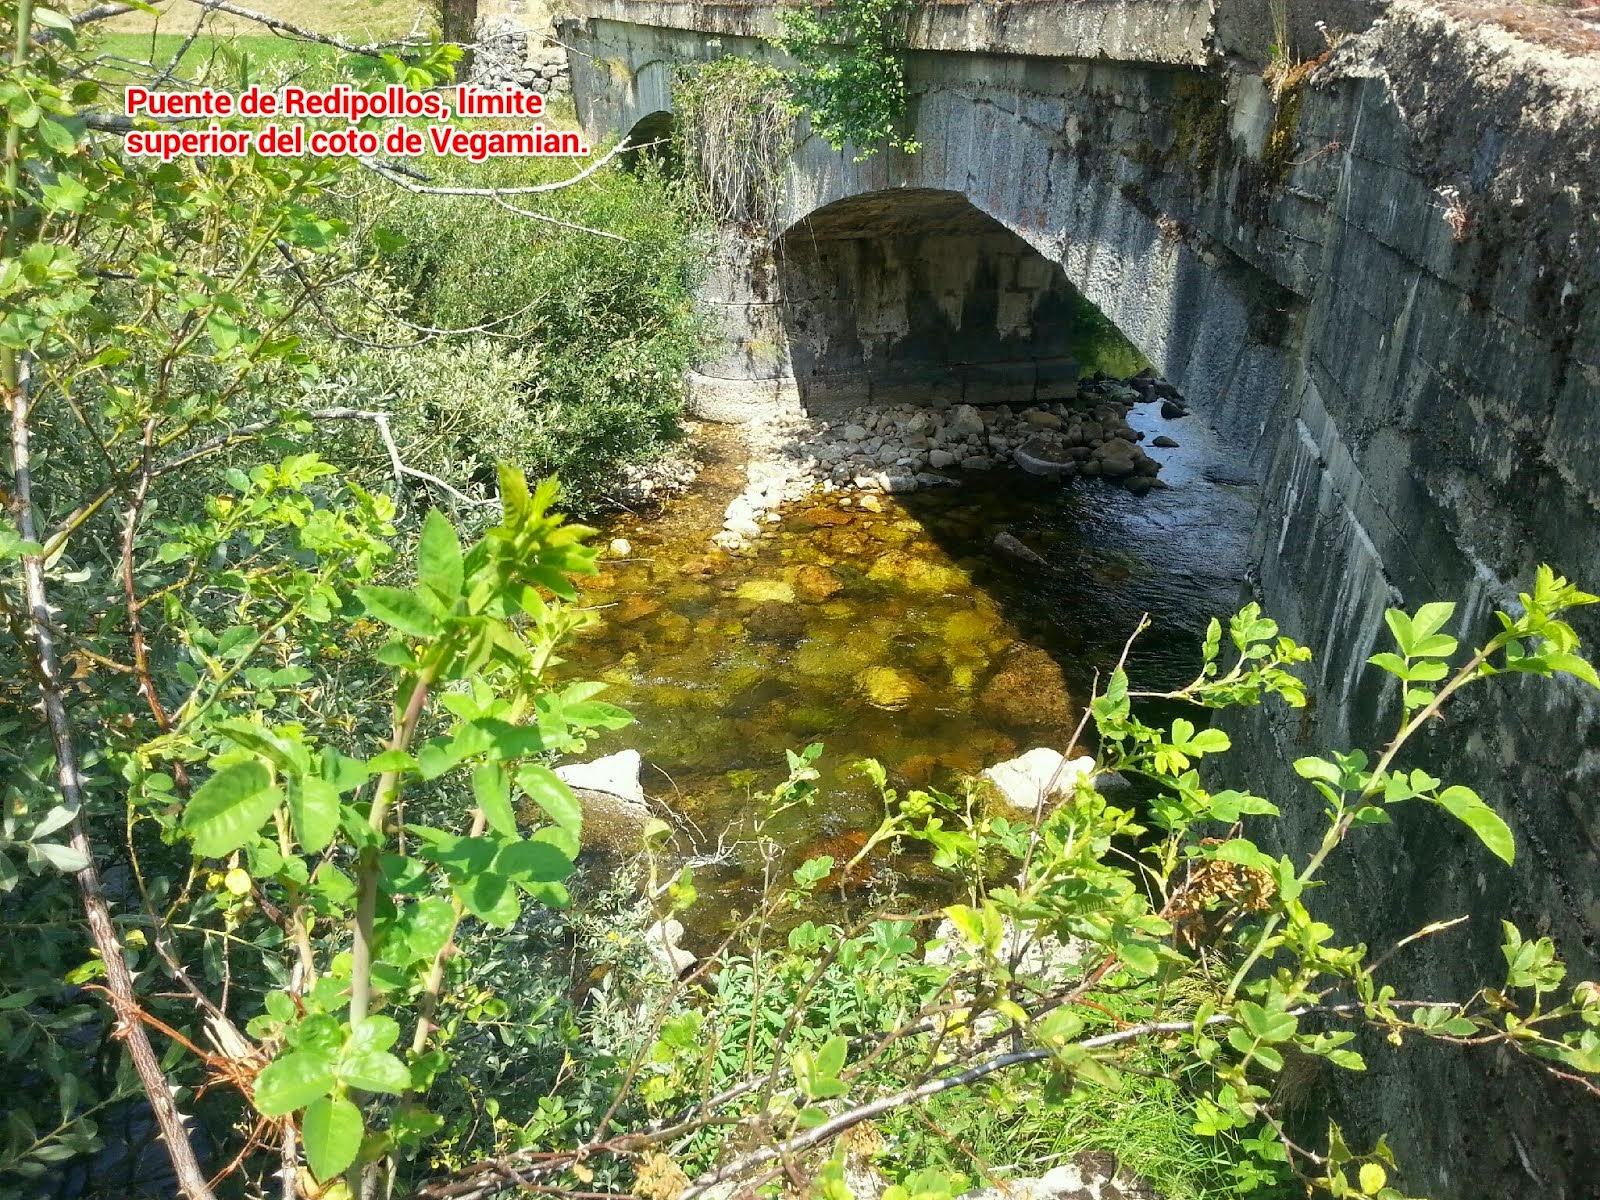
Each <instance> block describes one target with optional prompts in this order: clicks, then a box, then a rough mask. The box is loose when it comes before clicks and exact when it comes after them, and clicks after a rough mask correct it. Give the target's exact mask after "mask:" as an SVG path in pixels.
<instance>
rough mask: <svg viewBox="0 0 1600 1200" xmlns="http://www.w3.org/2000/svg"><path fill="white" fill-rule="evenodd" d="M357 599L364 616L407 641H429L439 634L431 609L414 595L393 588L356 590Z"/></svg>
mask: <svg viewBox="0 0 1600 1200" xmlns="http://www.w3.org/2000/svg"><path fill="white" fill-rule="evenodd" d="M356 598H357V599H358V600H360V601H361V604H362V607H363V608H365V609H366V611H367V615H368V616H371V617H375V618H377V619H378V620H380V621H382V622H383V623H384V624H385V625H389V626H391V627H393V628H395V629H398V630H399V631H400V632H401V633H403V634H406V635H407V636H409V637H417V638H430V637H433V636H435V635H436V634H437V633H438V632H439V619H438V618H437V617H436V616H434V612H433V608H432V606H430V605H429V604H428V602H427V601H425V600H424V599H423V598H422V597H421V596H419V595H417V593H415V592H412V591H408V590H406V589H405V588H396V587H359V588H357V589H356Z"/></svg>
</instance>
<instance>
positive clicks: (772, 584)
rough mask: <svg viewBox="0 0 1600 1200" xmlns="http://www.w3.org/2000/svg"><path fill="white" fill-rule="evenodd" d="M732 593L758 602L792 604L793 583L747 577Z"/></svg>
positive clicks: (742, 598)
mask: <svg viewBox="0 0 1600 1200" xmlns="http://www.w3.org/2000/svg"><path fill="white" fill-rule="evenodd" d="M734 595H736V596H738V597H739V599H741V600H754V601H755V602H756V603H758V604H793V603H794V585H793V584H790V583H785V582H784V581H783V580H781V579H747V580H745V581H744V582H743V583H741V584H740V585H739V587H738V589H737V590H736V591H735V592H734Z"/></svg>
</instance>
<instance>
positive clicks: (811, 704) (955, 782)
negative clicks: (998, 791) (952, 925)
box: [565, 411, 1254, 929]
mask: <svg viewBox="0 0 1600 1200" xmlns="http://www.w3.org/2000/svg"><path fill="white" fill-rule="evenodd" d="M1130 423H1132V424H1134V425H1135V426H1136V427H1148V428H1149V429H1150V430H1151V431H1152V432H1167V433H1175V434H1177V435H1178V436H1179V437H1181V438H1182V440H1183V446H1182V448H1179V449H1176V450H1169V451H1164V452H1157V453H1160V454H1161V456H1162V458H1163V462H1164V470H1163V478H1164V479H1166V480H1167V481H1168V482H1169V483H1170V485H1171V486H1170V487H1169V488H1166V489H1161V490H1157V491H1153V492H1151V493H1150V494H1149V495H1147V496H1144V497H1137V496H1134V495H1132V494H1130V493H1128V492H1126V491H1124V490H1122V489H1120V488H1117V487H1114V486H1109V485H1106V484H1104V483H1101V482H1100V481H1098V480H1081V481H1076V482H1073V483H1069V484H1066V485H1063V484H1061V483H1059V482H1056V481H1054V480H1048V479H1039V478H1035V477H1032V476H1029V475H1026V474H1023V473H1022V472H1020V471H1016V470H1003V471H998V470H997V471H993V472H985V473H968V474H966V476H965V477H964V478H963V479H962V480H961V484H960V486H957V487H948V488H940V489H934V490H927V491H920V492H915V493H912V494H910V495H905V496H886V495H872V496H866V497H863V496H861V495H859V494H851V495H849V496H848V498H847V497H846V495H845V494H842V493H841V494H835V495H832V496H824V495H822V494H820V493H818V494H816V495H814V496H813V497H812V498H811V499H809V500H806V501H801V502H799V503H797V504H793V505H791V506H789V508H788V509H786V510H785V512H784V514H783V520H782V522H781V523H779V524H775V525H773V526H772V527H771V529H770V532H768V533H767V534H766V535H765V536H764V537H763V538H761V539H760V541H759V543H758V544H757V545H756V546H754V547H752V548H751V550H749V551H747V552H743V553H740V554H735V555H730V554H727V553H724V552H722V551H719V550H715V549H713V548H712V547H711V545H710V540H709V539H710V537H711V535H712V534H713V533H715V532H716V531H717V529H718V528H719V526H720V521H721V516H722V511H723V507H724V506H725V505H726V503H727V500H728V498H729V497H730V496H731V495H732V493H733V492H734V491H736V490H737V489H738V487H739V486H740V485H741V484H742V481H743V472H742V467H741V465H740V463H741V459H740V458H739V456H738V448H737V447H736V446H735V445H734V442H735V440H736V439H733V438H731V437H730V435H729V434H728V433H727V432H726V431H721V432H720V433H717V432H712V433H711V434H710V437H711V442H710V446H709V453H710V455H711V459H712V462H711V465H710V467H709V469H707V470H706V471H705V472H704V474H703V475H702V477H701V479H700V481H699V482H698V483H697V484H696V486H695V488H694V489H693V491H691V493H690V494H689V495H687V496H685V497H683V498H682V499H680V500H678V501H676V502H674V504H673V506H672V507H671V509H670V510H669V511H668V512H667V513H666V514H664V515H663V516H661V517H658V518H655V519H649V520H646V519H639V518H632V517H629V518H625V519H622V520H619V521H617V522H616V523H614V524H613V525H612V527H610V528H609V529H608V530H607V535H608V536H610V537H623V538H626V539H627V540H628V541H629V542H630V543H631V546H632V549H631V553H630V554H629V556H628V557H627V558H626V559H623V560H611V561H603V563H602V566H603V571H602V573H601V575H600V576H599V577H598V578H596V579H594V580H592V581H589V582H588V583H586V584H585V587H584V602H585V603H586V604H588V605H592V606H595V607H596V608H597V609H598V611H599V615H600V617H601V619H602V620H601V623H600V624H599V625H598V626H597V627H596V628H595V629H593V630H590V631H588V632H587V633H586V634H585V635H583V636H582V637H581V638H580V639H579V641H578V643H577V644H576V645H575V646H574V647H573V648H572V649H571V651H570V652H569V653H568V654H567V656H566V657H567V662H568V666H567V667H566V668H565V669H566V671H567V672H568V673H570V674H572V675H575V676H582V677H588V678H595V679H601V680H604V681H605V682H607V683H608V684H610V685H611V688H610V691H609V692H608V695H607V698H608V699H610V700H612V701H613V702H615V703H618V704H621V705H623V706H624V707H626V708H628V709H629V710H630V711H631V712H632V713H633V714H634V716H635V718H636V724H635V725H633V726H632V727H630V728H627V729H624V730H621V731H618V732H616V733H613V734H609V735H607V736H606V737H605V738H604V739H602V740H600V741H598V742H597V743H596V745H595V747H594V752H595V753H596V754H602V753H610V752H613V751H616V750H620V749H624V748H633V749H636V750H638V751H639V752H640V753H641V754H642V756H643V759H644V770H643V776H642V782H643V784H644V787H645V790H646V792H647V793H648V794H649V795H650V796H651V797H652V798H653V799H655V800H657V801H659V802H660V803H661V804H662V805H664V806H665V807H666V808H667V809H670V810H671V812H672V813H673V814H675V815H676V816H677V817H678V818H679V823H680V825H681V826H682V827H683V829H684V836H683V837H682V838H681V839H680V846H679V849H680V851H681V852H683V853H685V854H689V855H694V856H697V857H698V858H701V859H704V860H710V861H707V862H704V863H703V865H700V866H699V867H698V868H697V873H696V874H697V882H698V885H699V891H700V895H701V897H702V900H701V909H699V910H697V915H698V917H699V920H697V924H699V925H700V926H701V928H702V929H705V921H706V920H707V918H712V919H713V920H714V918H716V917H718V916H726V915H728V914H729V913H731V912H732V911H749V908H750V906H751V905H752V904H753V902H754V900H755V897H756V895H757V894H758V892H759V888H760V884H761V878H762V872H763V869H764V864H763V862H762V860H761V857H760V855H759V854H758V853H757V850H756V847H755V845H754V843H753V841H752V840H751V837H752V828H751V826H752V818H753V816H754V809H755V801H754V799H753V797H754V795H755V793H757V792H761V791H765V790H767V789H770V788H771V787H772V786H773V785H774V784H775V783H777V782H779V781H780V780H781V779H782V778H783V777H784V775H785V773H786V768H785V765H784V751H785V750H786V749H795V750H798V749H800V748H801V747H803V746H805V745H806V744H807V743H811V742H821V743H823V744H824V746H825V751H824V753H823V756H822V758H821V759H820V760H819V762H818V767H819V769H820V770H821V772H822V779H821V781H820V785H819V790H820V794H819V797H818V799H817V801H816V803H815V804H814V805H813V806H811V807H808V808H802V809H797V810H793V811H790V812H788V813H785V814H784V815H783V817H782V818H781V819H780V821H779V823H778V824H776V825H774V826H769V828H768V832H769V833H774V832H775V833H776V834H777V836H778V837H779V840H780V841H781V842H782V843H783V844H784V846H785V849H786V857H785V859H784V861H783V862H781V863H779V864H778V869H779V870H780V871H781V872H782V873H783V875H782V876H780V877H786V875H787V872H788V871H789V870H792V868H793V867H794V866H795V865H798V863H799V862H801V861H803V860H804V859H805V858H807V857H811V856H813V855H818V854H831V855H833V857H834V858H835V860H836V861H839V862H843V861H844V860H845V859H848V858H849V857H850V856H851V855H852V854H854V853H855V851H856V850H857V849H859V847H860V845H861V843H862V841H863V840H864V838H865V835H866V834H867V833H868V832H870V831H871V830H872V829H873V828H875V827H876V826H877V824H878V821H879V819H880V818H881V816H882V803H881V800H880V798H879V796H878V794H877V792H876V790H875V789H874V787H873V786H872V784H871V783H870V781H868V780H867V779H866V778H864V777H863V776H862V775H861V774H860V773H859V772H858V771H855V770H853V769H852V764H853V763H855V762H856V761H857V760H859V759H861V758H866V757H871V758H876V759H878V760H879V761H880V762H882V763H883V765H884V766H885V767H886V768H887V769H888V772H889V776H890V782H891V785H892V786H897V787H901V788H905V787H914V786H928V785H932V786H935V787H940V788H945V789H954V788H957V787H958V786H959V781H960V779H961V778H962V777H963V776H967V775H973V774H976V773H977V772H979V771H981V770H982V769H983V768H985V767H987V766H991V765H993V764H995V763H997V762H1001V761H1003V760H1005V759H1007V758H1011V757H1014V756H1015V755H1017V754H1020V753H1022V752H1024V751H1026V750H1028V749H1031V748H1033V747H1035V746H1051V747H1054V748H1055V749H1058V750H1061V751H1063V752H1065V751H1067V750H1068V749H1069V743H1070V741H1071V739H1072V735H1073V732H1074V729H1075V728H1076V726H1077V724H1078V721H1079V718H1080V716H1081V714H1082V711H1083V706H1084V705H1085V704H1086V702H1087V700H1088V698H1089V697H1090V695H1091V694H1092V690H1093V687H1094V685H1095V680H1096V677H1097V675H1100V676H1102V677H1103V675H1104V673H1105V672H1106V671H1107V670H1108V669H1109V668H1110V667H1111V665H1112V664H1114V663H1115V661H1116V659H1117V657H1118V655H1119V654H1120V653H1121V652H1122V649H1123V646H1124V644H1125V643H1126V641H1127V639H1128V636H1129V634H1130V633H1131V632H1132V631H1133V630H1134V628H1135V627H1136V625H1137V624H1138V622H1139V620H1140V618H1141V616H1142V615H1144V614H1146V613H1148V614H1149V616H1150V618H1151V622H1152V624H1151V628H1150V629H1149V630H1148V631H1147V632H1146V633H1145V634H1144V635H1143V636H1142V637H1141V638H1140V639H1139V640H1138V642H1137V643H1136V644H1135V646H1134V648H1133V651H1132V654H1131V657H1130V660H1129V666H1130V672H1131V674H1132V677H1133V679H1134V681H1135V683H1136V686H1140V687H1151V688H1160V687H1169V686H1175V685H1179V684H1182V683H1184V682H1186V681H1187V680H1188V679H1190V678H1192V677H1193V675H1194V672H1195V669H1196V664H1197V661H1198V647H1199V643H1200V638H1201V636H1202V634H1203V632H1204V628H1205V624H1206V622H1207V621H1208V620H1209V618H1210V617H1211V616H1213V615H1224V616H1225V615H1226V614H1227V613H1228V612H1230V611H1231V610H1232V609H1233V608H1234V607H1235V606H1236V603H1237V601H1238V598H1239V593H1240V587H1241V578H1242V573H1243V570H1244V563H1245V560H1246V551H1247V549H1248V532H1249V529H1250V525H1251V522H1252V519H1253V512H1254V499H1253V494H1252V491H1251V489H1250V488H1249V486H1248V485H1247V484H1245V483H1244V482H1242V475H1241V472H1240V471H1239V469H1238V467H1237V464H1234V465H1231V466H1230V464H1229V463H1228V462H1227V459H1226V455H1225V454H1224V453H1222V451H1221V448H1220V447H1219V446H1218V445H1217V444H1216V442H1215V439H1214V436H1213V435H1211V434H1210V433H1209V431H1207V430H1205V429H1204V428H1203V427H1202V426H1201V425H1200V423H1199V420H1198V418H1196V417H1190V418H1187V419H1185V420H1184V421H1182V422H1163V421H1161V420H1160V418H1159V417H1156V416H1155V414H1154V412H1153V411H1150V412H1148V413H1146V414H1143V415H1141V414H1140V413H1136V414H1135V415H1134V416H1132V417H1130ZM1158 426H1159V427H1160V428H1157V427H1158ZM1001 533H1008V534H1010V535H1011V536H1012V537H1014V538H1016V539H1017V540H1018V541H1020V542H1021V543H1022V544H1023V545H1024V546H1026V547H1027V548H1028V549H1030V550H1032V551H1033V552H1034V553H1035V554H1037V555H1038V556H1039V557H1040V558H1042V559H1043V560H1044V561H1043V563H1042V564H1041V563H1034V562H1028V561H1023V560H1021V559H1019V558H1017V557H1015V556H1013V555H1010V554H1007V553H1005V552H1004V551H1002V550H1001V549H1000V548H998V547H996V546H995V544H994V541H995V537H996V535H997V534H1001ZM915 859H916V856H914V855H905V856H901V857H900V858H898V859H894V858H892V856H891V858H890V860H888V861H882V862H877V863H874V864H873V866H874V868H875V872H876V876H877V882H879V883H881V884H884V885H892V886H897V887H908V888H909V889H910V890H912V891H913V892H915V891H917V890H919V889H918V886H917V879H916V876H917V875H918V874H919V873H922V871H923V870H924V869H923V868H921V867H920V866H919V864H918V863H917V862H916V861H915Z"/></svg>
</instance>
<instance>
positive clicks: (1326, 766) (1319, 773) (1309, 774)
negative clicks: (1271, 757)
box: [1294, 757, 1344, 787]
mask: <svg viewBox="0 0 1600 1200" xmlns="http://www.w3.org/2000/svg"><path fill="white" fill-rule="evenodd" d="M1294 773H1295V774H1296V775H1298V776H1300V778H1301V779H1320V780H1322V782H1324V783H1328V784H1332V785H1333V786H1334V787H1338V786H1339V781H1340V780H1341V779H1343V778H1344V774H1343V772H1341V771H1340V770H1339V768H1338V767H1336V766H1334V765H1333V764H1332V763H1331V762H1329V761H1328V760H1327V759H1325V758H1311V757H1307V758H1297V759H1295V760H1294Z"/></svg>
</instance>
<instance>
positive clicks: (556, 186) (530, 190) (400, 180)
mask: <svg viewBox="0 0 1600 1200" xmlns="http://www.w3.org/2000/svg"><path fill="white" fill-rule="evenodd" d="M191 2H193V3H199V2H200V0H191ZM659 144H660V143H659V142H650V143H648V145H651V146H655V145H659ZM642 149H644V146H642V145H641V146H635V145H634V144H633V143H632V142H630V141H629V140H628V139H627V138H623V139H622V140H621V141H620V142H618V143H617V144H616V145H615V146H613V147H612V148H611V149H610V150H607V151H606V152H605V153H604V154H602V155H601V156H600V157H599V158H597V159H595V160H594V162H592V163H590V164H589V165H588V166H587V167H585V168H584V169H583V170H581V171H579V172H578V173H577V174H576V175H569V176H567V178H565V179H558V180H556V181H555V182H554V183H536V184H529V185H528V186H526V187H507V188H475V187H441V186H436V185H434V186H430V185H424V184H420V183H413V182H411V180H409V179H407V178H406V177H405V176H403V175H402V174H401V173H400V172H399V171H396V170H395V169H394V167H392V166H391V165H390V164H389V163H386V162H384V161H383V160H381V159H377V158H358V159H357V160H356V161H357V162H359V163H360V164H361V165H362V166H364V167H366V168H367V169H368V170H369V171H375V172H377V173H378V174H379V175H381V176H383V177H384V178H385V179H387V180H388V181H389V182H390V183H392V184H394V185H395V186H396V187H399V188H404V189H405V190H406V191H408V192H413V193H415V194H416V195H418V196H539V195H543V194H545V193H546V192H559V191H560V190H561V189H562V188H569V187H572V186H573V185H574V184H578V183H582V182H583V181H584V180H585V179H587V178H589V176H591V175H593V174H594V173H595V172H596V171H598V170H600V168H601V167H603V166H605V165H606V164H607V163H609V162H610V161H611V160H612V159H613V158H615V157H617V155H619V154H621V153H623V152H624V151H627V150H642Z"/></svg>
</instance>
